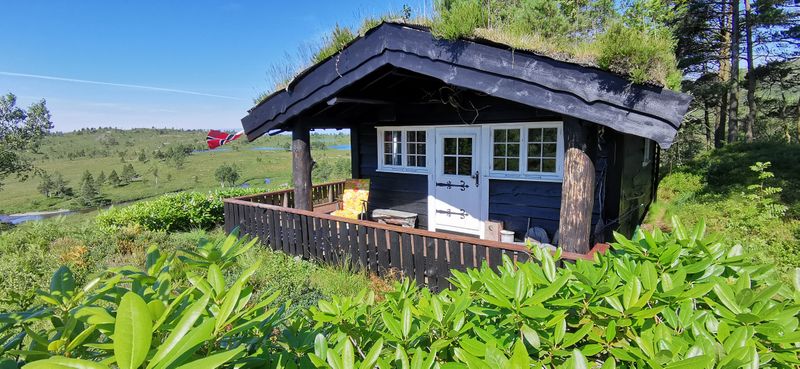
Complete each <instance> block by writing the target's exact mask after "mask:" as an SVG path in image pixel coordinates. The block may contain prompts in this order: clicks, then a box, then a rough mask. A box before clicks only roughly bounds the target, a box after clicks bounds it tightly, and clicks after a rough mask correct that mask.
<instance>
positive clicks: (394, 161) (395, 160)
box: [383, 154, 402, 165]
mask: <svg viewBox="0 0 800 369" xmlns="http://www.w3.org/2000/svg"><path fill="white" fill-rule="evenodd" d="M401 158H402V156H400V155H393V154H386V155H384V160H383V163H384V164H385V165H401V164H402V159H401Z"/></svg>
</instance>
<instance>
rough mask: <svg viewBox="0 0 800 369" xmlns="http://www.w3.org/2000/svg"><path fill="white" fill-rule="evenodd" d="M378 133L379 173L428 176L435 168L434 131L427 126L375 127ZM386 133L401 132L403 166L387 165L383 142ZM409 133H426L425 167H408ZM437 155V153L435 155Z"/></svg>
mask: <svg viewBox="0 0 800 369" xmlns="http://www.w3.org/2000/svg"><path fill="white" fill-rule="evenodd" d="M375 128H376V129H377V131H378V140H377V142H378V171H379V172H389V173H420V174H428V173H430V172H431V168H432V167H433V163H432V161H433V160H435V158H434V157H433V156H432V153H431V150H432V149H433V144H434V142H433V141H434V139H433V138H431V135H432V133H433V129H432V128H430V127H427V126H397V127H391V126H387V127H375ZM386 131H400V145H401V147H402V148H403V151H402V152H401V154H400V158H401V159H400V160H401V165H386V164H384V160H385V149H384V145H383V144H384V142H383V134H384V133H385V132H386ZM408 131H425V166H424V167H412V166H409V165H408ZM434 154H435V153H434Z"/></svg>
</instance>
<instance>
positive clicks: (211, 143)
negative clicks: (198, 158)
mask: <svg viewBox="0 0 800 369" xmlns="http://www.w3.org/2000/svg"><path fill="white" fill-rule="evenodd" d="M243 134H244V131H239V132H236V133H233V134H231V133H227V132H222V131H217V130H216V129H212V130H210V131H208V137H206V142H207V143H208V149H209V150H214V149H216V148H218V147H220V146H222V145H224V144H226V143H228V142H231V141H233V140H235V139H237V138H239V137H241V136H242V135H243Z"/></svg>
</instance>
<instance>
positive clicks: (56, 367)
mask: <svg viewBox="0 0 800 369" xmlns="http://www.w3.org/2000/svg"><path fill="white" fill-rule="evenodd" d="M25 369H108V367H107V366H105V365H103V364H100V363H97V362H94V361H89V360H82V359H72V358H66V357H63V356H53V357H51V358H48V359H45V360H38V361H34V362H32V363H30V364H28V365H25Z"/></svg>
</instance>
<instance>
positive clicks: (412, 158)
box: [406, 155, 417, 167]
mask: <svg viewBox="0 0 800 369" xmlns="http://www.w3.org/2000/svg"><path fill="white" fill-rule="evenodd" d="M406 162H407V163H408V166H409V167H416V166H417V157H416V156H414V155H409V156H408V158H407V159H406Z"/></svg>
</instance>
